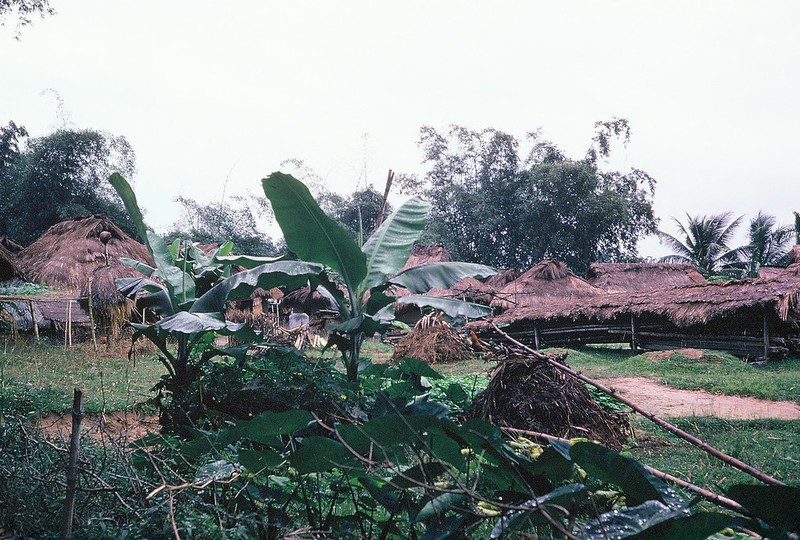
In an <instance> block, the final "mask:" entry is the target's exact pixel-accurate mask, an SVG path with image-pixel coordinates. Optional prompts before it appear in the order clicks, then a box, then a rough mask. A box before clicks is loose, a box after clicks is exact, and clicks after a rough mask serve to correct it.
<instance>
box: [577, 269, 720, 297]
mask: <svg viewBox="0 0 800 540" xmlns="http://www.w3.org/2000/svg"><path fill="white" fill-rule="evenodd" d="M588 281H589V283H591V284H592V285H594V286H595V287H598V288H600V289H604V290H606V291H609V292H610V291H649V290H656V289H669V288H672V287H682V286H684V285H694V284H696V283H702V282H703V281H705V279H704V278H703V276H702V275H701V274H700V272H698V271H697V270H696V269H695V267H694V266H692V265H691V264H667V263H592V264H590V265H589V272H588Z"/></svg>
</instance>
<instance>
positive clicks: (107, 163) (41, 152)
mask: <svg viewBox="0 0 800 540" xmlns="http://www.w3.org/2000/svg"><path fill="white" fill-rule="evenodd" d="M135 162H136V156H135V154H134V152H133V148H131V146H130V144H129V143H128V141H127V140H126V139H125V138H124V137H122V136H116V135H111V134H109V133H105V132H102V131H95V130H88V129H87V130H59V131H56V132H55V133H52V134H50V135H46V136H44V137H38V138H34V139H30V140H29V141H28V143H27V145H26V146H25V148H24V149H23V150H22V151H20V152H18V154H17V155H16V156H15V157H14V159H13V161H12V162H11V163H10V165H9V166H8V167H6V169H5V171H4V172H2V176H0V209H2V210H3V215H6V216H13V219H8V220H7V222H6V223H4V224H2V223H0V225H2V226H3V227H4V230H2V231H0V234H8V235H9V236H11V237H14V238H15V239H17V240H18V241H19V242H21V243H23V244H27V243H30V242H33V241H34V240H36V238H38V237H39V235H41V233H42V232H44V231H45V230H46V229H47V228H48V227H50V226H51V225H54V224H56V223H58V222H60V221H63V220H65V219H72V218H74V217H77V216H85V215H90V214H98V213H102V214H106V215H108V217H109V218H110V219H111V220H112V221H114V222H115V223H117V224H118V225H119V226H120V227H121V228H122V229H123V230H125V231H126V232H127V233H129V234H135V232H136V228H135V227H134V226H133V223H132V222H131V221H130V219H129V218H128V215H127V213H126V212H125V210H124V208H123V206H122V204H121V201H119V198H118V197H117V196H116V194H115V193H114V191H113V190H111V189H110V187H109V186H108V184H107V183H106V179H107V178H108V176H109V175H110V174H111V173H112V172H115V171H118V172H120V173H121V174H127V175H131V174H133V172H134V171H135Z"/></svg>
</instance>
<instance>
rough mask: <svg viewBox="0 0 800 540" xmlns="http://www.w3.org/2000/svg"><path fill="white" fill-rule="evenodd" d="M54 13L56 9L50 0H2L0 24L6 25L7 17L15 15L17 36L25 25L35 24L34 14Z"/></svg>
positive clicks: (41, 15) (0, 4) (0, 1)
mask: <svg viewBox="0 0 800 540" xmlns="http://www.w3.org/2000/svg"><path fill="white" fill-rule="evenodd" d="M53 14H55V10H54V9H53V8H52V7H50V0H0V26H5V20H6V18H7V17H9V16H15V17H16V19H17V24H16V37H17V38H19V33H20V29H21V28H22V27H23V26H28V25H30V24H33V17H34V16H36V15H38V16H39V17H41V18H44V17H45V16H46V15H53Z"/></svg>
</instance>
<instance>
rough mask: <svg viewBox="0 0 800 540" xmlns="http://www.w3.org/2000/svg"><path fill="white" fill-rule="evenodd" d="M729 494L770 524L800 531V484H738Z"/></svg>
mask: <svg viewBox="0 0 800 540" xmlns="http://www.w3.org/2000/svg"><path fill="white" fill-rule="evenodd" d="M728 496H729V497H730V498H731V499H733V500H734V501H736V502H738V503H740V504H741V505H742V506H744V507H745V508H747V509H748V510H750V512H752V513H753V515H754V516H755V517H757V518H759V519H763V520H764V521H766V522H767V523H769V524H770V525H773V526H775V527H782V528H785V529H789V530H791V531H800V486H759V485H748V484H736V485H734V486H731V488H730V489H728Z"/></svg>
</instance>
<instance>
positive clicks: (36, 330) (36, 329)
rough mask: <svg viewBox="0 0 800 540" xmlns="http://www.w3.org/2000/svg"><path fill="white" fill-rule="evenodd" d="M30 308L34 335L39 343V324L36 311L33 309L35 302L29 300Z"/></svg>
mask: <svg viewBox="0 0 800 540" xmlns="http://www.w3.org/2000/svg"><path fill="white" fill-rule="evenodd" d="M28 307H29V308H30V309H31V320H32V321H33V335H34V336H35V337H36V341H37V342H38V341H39V323H38V322H36V310H34V309H33V300H28Z"/></svg>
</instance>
